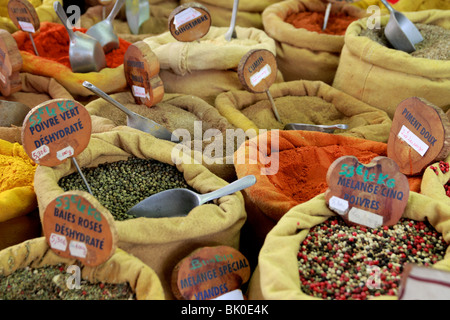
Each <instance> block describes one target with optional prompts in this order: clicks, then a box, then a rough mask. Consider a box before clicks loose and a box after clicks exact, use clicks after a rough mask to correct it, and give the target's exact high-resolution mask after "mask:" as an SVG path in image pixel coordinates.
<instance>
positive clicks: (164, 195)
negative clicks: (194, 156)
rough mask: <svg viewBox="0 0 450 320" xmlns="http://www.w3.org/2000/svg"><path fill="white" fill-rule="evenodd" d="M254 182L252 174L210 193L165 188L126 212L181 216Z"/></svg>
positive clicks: (141, 215)
mask: <svg viewBox="0 0 450 320" xmlns="http://www.w3.org/2000/svg"><path fill="white" fill-rule="evenodd" d="M255 183H256V177H255V176H253V175H249V176H245V177H243V178H241V179H239V180H236V181H234V182H233V183H230V184H229V185H227V186H226V187H223V188H220V189H218V190H215V191H213V192H210V193H205V194H198V193H196V192H194V191H191V190H189V189H184V188H176V189H171V190H166V191H162V192H159V193H157V194H154V195H152V196H150V197H148V198H146V199H144V200H142V201H141V202H139V203H138V204H136V205H135V206H134V207H132V208H131V209H130V210H129V211H128V212H127V213H128V214H130V215H134V216H136V217H146V218H163V217H183V216H187V215H188V214H189V212H190V211H191V210H192V209H194V208H195V207H197V206H200V205H202V204H204V203H206V202H208V201H211V200H214V199H217V198H220V197H223V196H226V195H229V194H232V193H235V192H237V191H241V190H242V189H245V188H248V187H251V186H252V185H254V184H255Z"/></svg>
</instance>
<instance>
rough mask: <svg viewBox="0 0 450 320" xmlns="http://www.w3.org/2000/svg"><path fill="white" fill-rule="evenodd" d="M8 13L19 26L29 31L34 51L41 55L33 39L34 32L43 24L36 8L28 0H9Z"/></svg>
mask: <svg viewBox="0 0 450 320" xmlns="http://www.w3.org/2000/svg"><path fill="white" fill-rule="evenodd" d="M8 14H9V17H10V18H11V21H12V22H13V23H14V25H15V26H16V27H17V28H19V29H20V30H22V31H25V32H27V33H28V36H29V37H30V40H31V44H32V45H33V49H34V53H35V54H36V56H39V53H38V51H37V48H36V44H35V43H34V39H33V33H35V32H37V31H38V30H39V28H40V26H41V22H40V20H39V16H38V14H37V12H36V9H35V8H34V7H33V5H32V4H31V3H30V2H28V1H27V0H9V2H8Z"/></svg>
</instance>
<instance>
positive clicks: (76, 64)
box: [53, 1, 106, 73]
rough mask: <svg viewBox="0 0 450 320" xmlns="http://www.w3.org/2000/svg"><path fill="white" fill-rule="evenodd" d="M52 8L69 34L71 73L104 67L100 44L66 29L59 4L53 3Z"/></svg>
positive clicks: (62, 10)
mask: <svg viewBox="0 0 450 320" xmlns="http://www.w3.org/2000/svg"><path fill="white" fill-rule="evenodd" d="M53 8H54V9H55V12H56V14H57V15H58V17H59V19H60V20H61V22H62V24H63V25H64V26H65V27H66V30H67V32H68V33H69V38H70V46H69V60H70V66H71V68H72V71H73V72H81V73H84V72H98V71H100V70H101V69H103V68H104V67H106V58H105V53H104V52H103V48H102V46H101V45H100V43H99V42H98V41H97V40H95V39H94V38H92V37H90V36H88V35H86V34H84V33H82V32H79V31H76V32H74V31H73V30H72V28H69V27H68V25H67V24H68V21H67V20H68V19H67V15H66V13H65V12H64V9H63V8H62V6H61V4H60V3H59V2H57V1H55V2H54V3H53Z"/></svg>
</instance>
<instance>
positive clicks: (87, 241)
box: [43, 191, 117, 266]
mask: <svg viewBox="0 0 450 320" xmlns="http://www.w3.org/2000/svg"><path fill="white" fill-rule="evenodd" d="M43 232H44V236H45V238H46V240H47V242H48V244H49V246H50V248H51V249H52V250H53V251H54V252H55V253H56V254H58V255H59V256H61V257H64V258H75V259H77V260H79V261H81V262H83V264H85V265H87V266H97V265H99V264H102V263H104V262H105V261H106V260H108V259H109V258H110V257H111V256H112V255H113V254H114V251H115V250H116V247H117V244H116V243H117V230H116V228H115V223H114V218H113V216H112V215H111V213H110V212H109V211H108V210H107V209H106V208H104V207H103V206H102V205H101V204H100V203H99V202H98V201H97V200H96V199H95V197H93V196H92V195H90V194H89V193H87V192H84V191H68V192H65V193H63V194H61V195H60V196H58V197H56V198H55V199H54V200H52V201H51V202H50V203H49V204H48V205H47V207H46V208H45V211H44V215H43Z"/></svg>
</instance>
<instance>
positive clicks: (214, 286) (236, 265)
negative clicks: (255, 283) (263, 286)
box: [172, 246, 250, 300]
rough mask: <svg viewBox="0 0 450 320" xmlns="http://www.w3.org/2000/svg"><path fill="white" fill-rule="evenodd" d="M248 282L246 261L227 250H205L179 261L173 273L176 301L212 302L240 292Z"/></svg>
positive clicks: (197, 251) (232, 250)
mask: <svg viewBox="0 0 450 320" xmlns="http://www.w3.org/2000/svg"><path fill="white" fill-rule="evenodd" d="M249 278H250V265H249V263H248V260H247V258H245V257H244V255H243V254H242V253H241V252H239V251H238V250H236V249H234V248H231V247H228V246H217V247H204V248H200V249H197V250H195V251H194V252H192V253H191V254H190V255H188V256H187V257H186V258H184V259H183V260H181V261H180V262H179V263H178V264H177V265H176V266H175V268H174V270H173V273H172V291H173V293H174V296H175V297H176V298H177V299H179V300H211V299H215V298H217V297H219V296H221V295H223V294H226V293H228V292H231V291H234V290H236V289H240V288H241V286H242V285H243V284H244V283H246V282H247V281H248V280H249Z"/></svg>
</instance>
